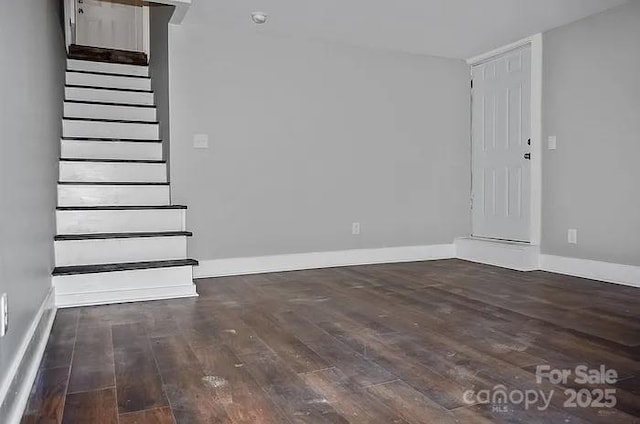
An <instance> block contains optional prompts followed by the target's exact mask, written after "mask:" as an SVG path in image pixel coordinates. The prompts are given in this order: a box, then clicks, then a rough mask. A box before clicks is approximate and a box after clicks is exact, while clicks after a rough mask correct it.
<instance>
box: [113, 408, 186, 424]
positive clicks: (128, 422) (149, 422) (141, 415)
mask: <svg viewBox="0 0 640 424" xmlns="http://www.w3.org/2000/svg"><path fill="white" fill-rule="evenodd" d="M118 420H119V423H120V424H175V420H174V419H173V413H172V412H171V408H168V407H165V408H155V409H147V410H146V411H140V412H130V413H128V414H121V415H120V416H119V417H118Z"/></svg>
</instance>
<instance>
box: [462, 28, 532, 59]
mask: <svg viewBox="0 0 640 424" xmlns="http://www.w3.org/2000/svg"><path fill="white" fill-rule="evenodd" d="M537 36H542V34H536V35H533V36H531V37H525V38H523V39H521V40H518V41H515V42H513V43H510V44H507V45H504V46H502V47H498V48H496V49H493V50H490V51H488V52H486V53H482V54H479V55H477V56H473V57H470V58H468V59H467V64H468V65H470V66H475V65H479V64H481V63H483V62H487V61H489V60H492V59H493V58H495V57H496V56H501V55H503V54H505V53H507V52H510V51H511V50H515V49H519V48H520V47H522V46H526V45H527V44H531V43H532V41H533V39H534V38H535V37H537Z"/></svg>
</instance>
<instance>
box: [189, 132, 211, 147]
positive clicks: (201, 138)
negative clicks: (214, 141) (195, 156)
mask: <svg viewBox="0 0 640 424" xmlns="http://www.w3.org/2000/svg"><path fill="white" fill-rule="evenodd" d="M193 148H194V149H208V148H209V135H207V134H195V135H194V136H193Z"/></svg>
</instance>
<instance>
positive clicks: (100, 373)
mask: <svg viewBox="0 0 640 424" xmlns="http://www.w3.org/2000/svg"><path fill="white" fill-rule="evenodd" d="M115 384H116V383H115V369H114V359H113V343H112V339H111V328H110V327H99V328H91V329H86V328H81V329H79V330H78V333H77V336H76V345H75V351H74V355H73V361H72V365H71V377H70V379H69V389H68V392H69V393H76V392H89V391H94V390H99V389H104V388H108V387H115Z"/></svg>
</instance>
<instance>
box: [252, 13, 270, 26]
mask: <svg viewBox="0 0 640 424" xmlns="http://www.w3.org/2000/svg"><path fill="white" fill-rule="evenodd" d="M251 20H252V21H253V23H254V24H258V25H262V24H264V23H265V22H267V14H266V13H262V12H253V13H252V14H251Z"/></svg>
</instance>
